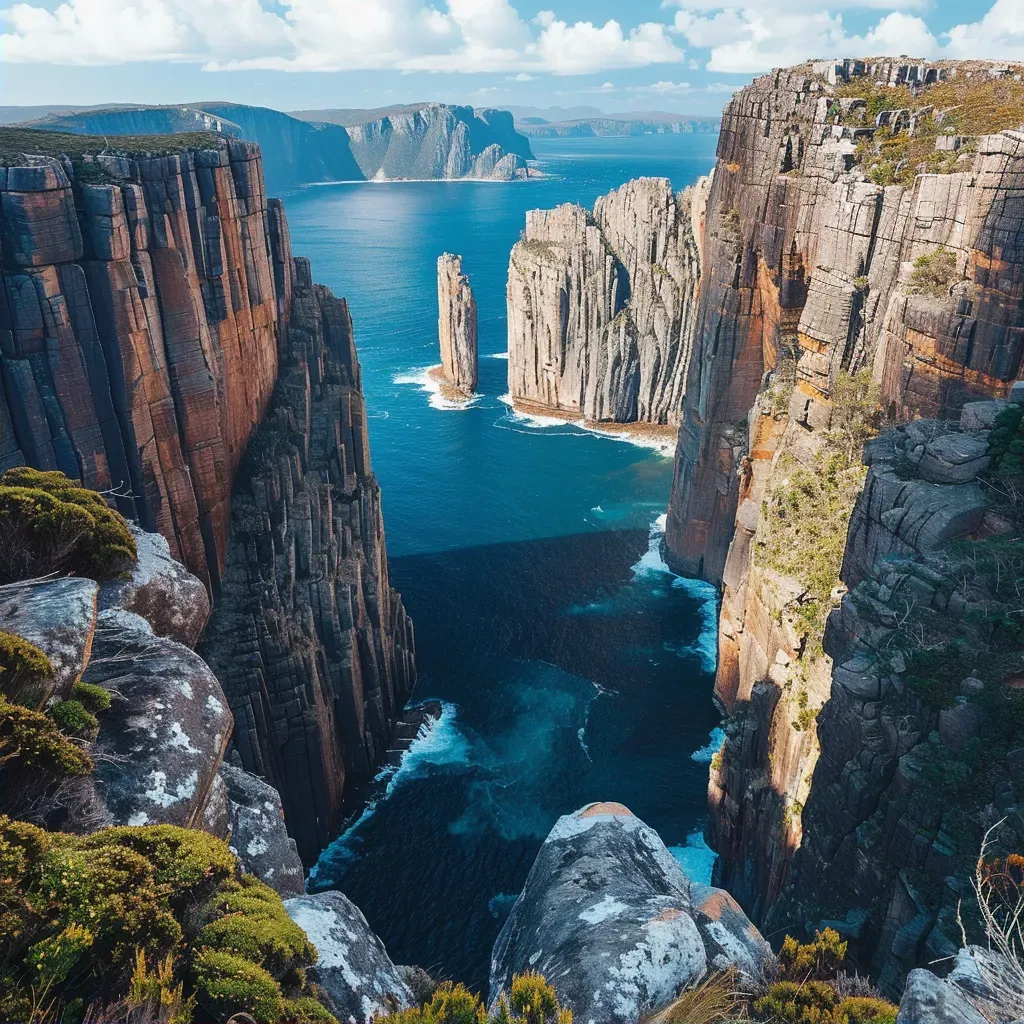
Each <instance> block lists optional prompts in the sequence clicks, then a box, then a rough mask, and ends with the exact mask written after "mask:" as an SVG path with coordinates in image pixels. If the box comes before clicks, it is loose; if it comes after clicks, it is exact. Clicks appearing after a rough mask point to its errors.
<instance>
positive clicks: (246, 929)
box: [0, 817, 331, 1024]
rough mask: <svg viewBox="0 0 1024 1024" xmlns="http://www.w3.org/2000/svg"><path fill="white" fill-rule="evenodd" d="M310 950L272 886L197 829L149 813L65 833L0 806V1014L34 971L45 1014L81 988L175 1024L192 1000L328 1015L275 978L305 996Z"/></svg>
mask: <svg viewBox="0 0 1024 1024" xmlns="http://www.w3.org/2000/svg"><path fill="white" fill-rule="evenodd" d="M315 959H316V950H315V949H314V948H313V946H312V945H311V944H310V943H309V942H308V940H307V939H306V937H305V934H304V933H303V932H302V931H301V929H299V928H298V927H297V926H296V925H295V924H293V923H292V921H291V920H290V918H288V916H287V913H286V912H285V910H284V907H283V905H282V903H281V899H280V897H279V896H278V895H277V894H276V893H275V892H274V891H273V890H272V889H270V888H269V887H268V886H266V885H264V884H263V883H262V882H260V881H258V880H257V879H254V878H252V877H250V876H247V875H240V874H239V870H238V864H237V861H236V860H235V858H234V855H233V854H232V853H231V851H230V850H229V849H228V847H227V845H226V844H225V843H223V842H222V841H221V840H219V839H217V838H216V837H214V836H212V835H210V834H209V833H206V832H202V831H199V830H194V829H187V828H178V827H175V826H171V825H150V826H143V827H134V826H120V827H117V828H108V829H102V830H100V831H99V832H95V833H93V834H92V835H88V836H76V835H69V834H65V833H60V832H46V831H44V830H42V829H39V828H36V827H35V826H33V825H29V824H27V823H25V822H18V821H12V820H11V819H10V818H3V817H0V965H3V966H2V967H0V975H4V976H0V992H2V993H3V995H2V996H0V1019H5V1015H6V1016H7V1017H14V1018H15V1019H17V1017H18V1013H20V1012H21V1010H20V1009H18V1008H19V1007H22V1006H23V1005H24V1004H25V1000H26V999H29V1000H31V997H32V992H33V990H32V988H31V986H32V984H33V979H36V980H38V979H39V978H42V977H44V975H45V977H46V979H47V982H48V984H49V995H50V997H52V998H53V999H54V1000H55V1007H56V1009H55V1013H57V1016H59V1013H63V1012H64V1011H65V1010H68V1008H69V1007H72V1006H73V1005H76V1001H82V1002H83V1005H84V1001H85V1000H89V1001H91V1002H94V1003H96V1004H97V1005H102V1006H103V1007H104V1010H103V1012H104V1013H107V1014H108V1015H109V1014H111V1013H113V1014H114V1016H113V1017H112V1018H111V1019H113V1020H117V1019H119V1018H118V1017H117V1016H116V1014H117V1013H118V1012H121V1010H120V1009H117V1008H121V1009H123V1008H124V1007H126V1006H148V1005H151V1004H153V1005H159V1006H160V1007H166V1006H172V1007H177V1009H175V1011H174V1013H175V1016H173V1017H171V1016H167V1017H166V1020H167V1022H168V1024H170V1022H171V1021H173V1022H174V1024H185V1022H186V1021H187V1020H188V1019H189V1015H190V1012H191V1006H192V1004H193V999H194V1000H195V1003H196V1004H197V1005H198V1008H199V1010H200V1013H201V1014H202V1015H203V1019H207V1016H208V1015H210V1014H213V1015H215V1016H216V1017H218V1019H219V1018H220V1017H222V1016H230V1014H231V1013H235V1012H246V1013H249V1014H252V1015H253V1016H254V1017H256V1019H257V1020H259V1021H261V1022H263V1021H266V1022H268V1024H269V1022H272V1024H279V1022H280V1024H284V1022H285V1021H291V1020H295V1021H296V1024H298V1022H301V1021H309V1022H317V1024H319V1022H321V1021H330V1020H331V1018H330V1016H329V1015H328V1016H323V1015H321V1016H320V1017H316V1016H314V1013H315V1011H314V1010H312V1009H311V1008H310V1004H309V1003H308V1002H305V1001H303V1002H300V1003H299V1004H297V1006H294V1007H292V1011H294V1012H292V1011H288V1010H287V1008H286V1006H285V1002H284V991H285V990H287V992H288V995H289V996H290V997H293V998H294V999H300V998H301V997H302V996H304V995H305V996H306V997H307V998H312V996H311V995H310V993H308V992H307V991H305V975H304V969H305V968H306V967H308V966H310V965H311V964H312V963H313V962H314V961H315ZM147 964H153V965H156V966H155V967H154V968H153V970H148V969H147ZM4 972H5V973H4ZM300 1009H301V1010H302V1013H303V1014H305V1016H304V1017H299V1016H298V1012H299V1010H300ZM58 1011H59V1012H58ZM125 1012H126V1011H125ZM286 1012H292V1016H291V1017H288V1016H286ZM68 1013H70V1010H68ZM65 1017H66V1019H70V1017H69V1016H68V1014H67V1013H65ZM100 1019H102V1020H105V1019H107V1017H104V1016H102V1014H101V1016H100ZM160 1019H161V1020H164V1019H165V1018H163V1017H161V1018H160Z"/></svg>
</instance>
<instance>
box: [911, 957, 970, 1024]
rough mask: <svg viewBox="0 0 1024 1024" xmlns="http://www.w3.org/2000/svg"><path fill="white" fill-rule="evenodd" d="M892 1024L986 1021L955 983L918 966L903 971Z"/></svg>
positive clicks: (945, 1023) (962, 1023) (952, 1023)
mask: <svg viewBox="0 0 1024 1024" xmlns="http://www.w3.org/2000/svg"><path fill="white" fill-rule="evenodd" d="M896 1024H986V1022H985V1018H984V1017H983V1016H982V1015H981V1014H980V1013H979V1012H978V1011H977V1010H976V1009H975V1008H974V1006H973V1005H972V1004H971V1003H970V1002H969V1001H968V999H967V997H966V996H965V995H964V993H963V992H962V991H961V990H960V988H959V987H957V986H956V985H952V984H950V983H949V982H947V981H943V980H942V979H941V978H937V977H936V976H935V975H934V974H932V972H931V971H926V970H923V969H918V970H916V971H911V972H910V974H908V975H907V985H906V988H904V990H903V998H902V999H901V1000H900V1012H899V1016H898V1017H897V1018H896Z"/></svg>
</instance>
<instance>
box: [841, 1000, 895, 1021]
mask: <svg viewBox="0 0 1024 1024" xmlns="http://www.w3.org/2000/svg"><path fill="white" fill-rule="evenodd" d="M898 1013H899V1007H898V1006H894V1005H893V1004H892V1003H890V1002H888V1001H887V1000H885V999H876V998H872V997H870V996H851V997H849V998H847V999H844V1000H843V1001H842V1002H841V1003H840V1004H839V1005H838V1006H837V1007H836V1008H835V1010H834V1011H833V1016H834V1017H835V1020H836V1024H896V1015H897V1014H898Z"/></svg>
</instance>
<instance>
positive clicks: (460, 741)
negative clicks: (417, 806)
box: [384, 701, 469, 799]
mask: <svg viewBox="0 0 1024 1024" xmlns="http://www.w3.org/2000/svg"><path fill="white" fill-rule="evenodd" d="M455 719H456V711H455V705H454V704H449V703H447V701H444V702H442V704H441V717H440V718H427V719H426V720H425V721H424V722H423V724H422V725H421V726H420V731H419V732H418V733H417V734H416V739H414V740H413V741H412V743H411V744H410V745H409V749H408V750H407V751H406V752H405V753H404V754H403V755H402V763H401V764H400V765H399V766H398V768H397V770H393V772H392V774H391V779H390V780H389V782H388V787H387V789H386V790H385V791H384V797H385V799H387V797H389V796H391V794H392V793H393V792H394V791H395V788H396V787H397V786H399V785H401V784H402V783H405V782H409V781H411V780H412V779H416V778H422V777H423V775H424V774H426V773H427V772H429V770H430V769H431V768H434V767H442V766H444V765H458V764H468V763H469V740H468V739H466V737H465V735H464V734H463V733H462V731H461V730H460V729H459V727H458V723H457V722H456V720H455Z"/></svg>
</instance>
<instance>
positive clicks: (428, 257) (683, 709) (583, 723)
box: [286, 135, 718, 987]
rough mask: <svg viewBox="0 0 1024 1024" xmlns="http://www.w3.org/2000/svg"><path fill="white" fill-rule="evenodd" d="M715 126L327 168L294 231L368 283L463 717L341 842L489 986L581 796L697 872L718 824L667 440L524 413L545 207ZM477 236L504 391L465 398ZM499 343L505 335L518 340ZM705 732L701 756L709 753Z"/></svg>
mask: <svg viewBox="0 0 1024 1024" xmlns="http://www.w3.org/2000/svg"><path fill="white" fill-rule="evenodd" d="M714 147H715V138H714V137H713V136H702V135H693V136H654V137H641V138H639V139H585V140H540V141H538V142H537V143H536V144H535V146H534V149H535V152H536V154H537V157H538V159H539V166H540V168H541V169H542V170H543V171H544V172H545V173H546V174H547V175H548V176H547V177H545V178H540V179H536V180H531V181H528V182H516V183H492V182H450V183H446V182H400V183H398V182H396V183H390V184H373V183H360V184H347V185H328V186H317V187H312V188H307V189H303V190H301V191H299V192H297V193H295V194H293V195H292V196H290V197H289V198H288V199H287V204H286V205H287V209H288V217H289V222H290V224H291V232H292V242H293V246H294V249H295V251H296V252H299V253H302V254H304V255H308V256H309V257H310V258H311V260H312V264H313V272H314V279H315V280H319V281H322V282H324V283H325V284H327V285H329V286H330V287H331V288H333V289H334V291H335V292H336V293H337V294H339V295H345V296H346V297H347V298H348V299H349V302H350V305H351V309H352V315H353V319H354V323H355V330H356V342H357V345H358V347H359V353H360V359H361V362H362V367H363V387H364V391H365V394H366V400H367V405H368V408H369V415H370V417H371V420H370V438H371V445H372V452H373V465H374V469H375V471H376V473H377V477H378V479H379V481H380V484H381V488H382V490H383V494H384V516H385V526H386V530H387V544H388V553H389V556H390V559H391V574H392V580H393V582H394V584H395V585H396V586H397V587H398V588H399V589H400V590H401V592H402V595H403V597H404V599H405V602H406V605H407V606H408V608H409V610H410V612H411V614H412V616H413V619H414V621H415V624H416V637H417V649H418V657H419V667H420V682H419V684H418V687H417V691H416V694H415V699H416V700H423V699H427V698H439V699H440V700H442V701H443V702H444V713H443V715H442V718H441V721H440V723H439V724H438V725H437V726H435V727H434V729H433V730H431V731H430V732H429V734H427V735H425V736H423V737H422V738H421V739H420V740H418V741H417V743H416V744H415V745H414V747H413V750H412V751H411V752H410V754H408V755H407V756H406V759H405V761H404V762H403V765H402V767H401V768H400V769H399V770H398V771H397V772H396V773H394V774H392V775H391V776H390V778H389V780H388V784H387V788H386V791H385V792H383V793H378V794H377V798H376V800H375V802H374V803H373V804H372V805H371V806H368V807H367V808H366V809H365V810H364V811H363V813H362V814H361V815H360V814H359V809H358V808H357V809H356V812H355V813H356V814H357V815H359V816H358V821H357V822H356V823H355V824H354V825H352V826H351V827H350V828H349V829H348V830H347V831H346V832H345V834H344V835H343V836H342V837H340V838H339V840H338V841H336V842H335V843H334V844H333V845H332V846H331V847H330V848H329V849H328V850H327V851H325V852H324V854H323V855H322V857H321V859H320V863H319V864H318V865H317V868H316V869H315V871H314V877H313V879H312V881H311V888H332V887H336V888H339V889H342V890H343V891H344V892H345V893H346V894H347V895H348V896H350V897H351V898H352V899H353V900H354V901H355V902H356V903H357V904H358V905H359V906H360V907H361V909H362V910H363V912H364V913H365V914H366V916H367V918H368V919H369V922H370V924H371V925H372V926H373V927H374V929H375V930H376V931H377V932H378V934H380V936H381V937H382V938H383V939H384V941H385V943H386V944H387V946H388V950H389V952H390V953H391V955H392V957H393V959H395V961H396V962H400V963H418V964H422V965H424V966H426V967H428V968H432V969H434V970H435V971H437V972H438V973H440V974H442V975H445V976H448V977H454V978H458V979H460V980H465V981H467V982H468V983H470V984H472V985H475V986H478V987H479V986H483V985H485V983H486V973H487V965H488V959H489V954H490V947H491V944H492V942H493V940H494V937H495V936H496V934H497V931H498V929H499V928H500V925H501V922H502V920H503V917H504V915H505V914H506V913H507V911H508V909H509V906H510V904H511V900H512V898H514V895H515V893H517V892H518V891H519V889H520V888H521V887H522V884H523V882H524V880H525V878H526V874H527V872H528V871H529V867H530V864H531V862H532V860H533V857H534V855H535V854H536V851H537V848H538V846H539V844H540V842H541V841H542V839H543V837H544V836H545V835H546V833H547V831H548V829H549V828H550V827H551V825H552V824H553V823H554V821H555V819H556V818H557V817H558V815H560V814H563V813H565V812H567V811H570V810H573V809H575V808H576V807H578V806H580V805H581V804H584V803H587V802H589V801H592V800H617V801H621V802H622V803H625V804H626V805H627V806H629V807H630V808H632V810H633V811H634V812H635V813H637V814H638V815H640V816H641V817H642V818H644V819H645V820H646V821H647V822H648V823H649V824H650V825H652V826H653V827H655V828H656V829H657V830H658V831H659V833H660V834H661V835H662V837H663V838H664V840H665V841H666V843H668V844H669V846H670V847H674V848H676V851H677V855H678V856H680V857H681V858H682V859H684V860H685V862H686V863H687V864H688V865H689V868H690V870H691V871H692V872H693V873H694V874H695V875H698V876H700V875H702V874H706V873H707V872H708V871H709V870H710V862H709V857H708V854H707V851H706V849H702V844H701V842H700V840H699V838H698V837H699V831H700V828H701V825H702V822H703V816H704V810H705V801H706V789H707V762H708V760H710V747H707V749H705V750H703V751H701V748H702V747H706V746H707V744H708V742H709V736H710V734H711V731H712V730H713V729H714V728H715V726H716V723H717V721H718V716H717V714H716V712H715V709H714V707H713V704H712V700H711V681H712V680H711V673H712V672H713V668H714V664H713V659H714V616H715V608H714V597H713V594H712V593H711V592H710V590H709V589H708V588H706V587H704V586H703V585H701V584H699V583H695V582H691V581H686V580H681V579H678V578H676V577H674V576H672V575H671V574H670V573H668V572H667V570H666V569H665V567H664V565H663V563H662V562H661V560H660V558H659V556H658V553H657V546H658V540H659V536H660V535H659V532H658V531H659V526H658V522H657V520H658V516H659V514H660V513H661V512H662V511H663V510H664V508H665V505H666V502H667V499H668V491H669V486H670V483H671V475H672V462H671V459H670V457H669V455H668V454H667V453H664V452H659V451H657V450H653V449H650V448H644V447H640V446H637V445H634V444H631V443H629V442H626V441H623V440H621V439H613V438H610V437H604V436H598V435H595V434H593V433H590V432H587V431H584V430H581V429H578V428H576V427H574V426H571V425H567V424H564V423H552V422H548V423H545V422H543V421H536V420H530V419H527V418H524V417H521V416H519V415H517V414H514V413H512V412H511V411H510V410H509V408H508V407H507V406H506V405H505V404H504V403H503V402H502V401H501V400H500V396H502V395H503V394H504V393H505V392H506V391H507V387H506V370H507V361H506V360H504V359H502V358H500V354H502V353H504V352H505V351H506V349H507V339H506V336H505V275H506V269H507V265H508V254H509V250H510V249H511V247H512V245H513V244H514V242H515V241H516V239H517V238H518V237H519V233H520V231H521V230H522V227H523V225H524V222H525V212H526V210H528V209H532V208H534V207H549V206H554V205H556V204H558V203H561V202H568V201H575V202H581V203H583V204H585V205H587V206H590V205H592V204H593V201H594V199H595V198H596V197H597V196H598V195H601V194H602V193H604V192H607V191H609V190H610V189H612V188H615V187H617V186H618V185H621V184H622V183H623V182H625V181H627V180H629V179H630V178H632V177H637V176H639V175H659V176H666V177H669V178H670V179H671V180H672V182H673V185H674V186H675V187H676V188H682V187H683V186H685V185H687V184H689V183H691V182H692V181H693V180H694V179H695V178H696V177H697V176H698V175H699V174H702V173H706V172H707V170H708V169H709V168H710V167H711V165H712V163H713V159H714ZM445 250H448V251H451V252H457V253H461V254H462V256H463V269H464V270H465V271H466V272H467V273H468V274H469V277H470V281H471V283H472V285H473V289H474V292H475V295H476V299H477V305H478V310H479V328H480V331H479V334H480V352H481V369H480V385H479V387H480V391H481V393H482V394H481V397H480V399H479V400H477V401H476V402H475V403H474V404H473V405H472V407H470V408H460V409H451V408H445V407H444V405H445V403H444V402H443V401H442V400H440V399H439V397H438V396H437V395H436V394H432V393H430V392H428V391H427V390H426V389H425V385H424V375H423V371H424V370H425V369H426V368H427V367H428V366H430V365H431V364H433V363H436V362H437V361H438V353H437V291H436V260H437V257H438V255H440V253H442V252H443V251H445ZM495 356H499V357H498V358H494V357H495ZM695 752H696V757H695V756H694V754H695Z"/></svg>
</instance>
